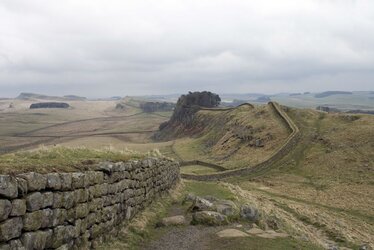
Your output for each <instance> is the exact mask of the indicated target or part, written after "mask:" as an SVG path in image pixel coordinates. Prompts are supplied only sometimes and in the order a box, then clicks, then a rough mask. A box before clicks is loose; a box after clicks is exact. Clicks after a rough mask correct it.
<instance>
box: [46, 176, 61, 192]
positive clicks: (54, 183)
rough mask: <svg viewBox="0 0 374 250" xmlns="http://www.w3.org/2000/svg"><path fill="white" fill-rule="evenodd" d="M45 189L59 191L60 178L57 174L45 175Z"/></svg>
mask: <svg viewBox="0 0 374 250" xmlns="http://www.w3.org/2000/svg"><path fill="white" fill-rule="evenodd" d="M46 177H47V188H49V189H52V190H61V178H60V174H58V173H49V174H47V176H46Z"/></svg>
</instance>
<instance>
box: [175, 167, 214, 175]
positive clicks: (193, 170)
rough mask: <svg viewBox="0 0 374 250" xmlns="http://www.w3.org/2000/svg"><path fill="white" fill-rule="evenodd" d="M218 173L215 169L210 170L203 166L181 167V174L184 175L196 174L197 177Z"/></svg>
mask: <svg viewBox="0 0 374 250" xmlns="http://www.w3.org/2000/svg"><path fill="white" fill-rule="evenodd" d="M216 172H218V171H217V169H215V168H210V167H206V166H201V165H191V166H183V167H181V173H183V174H196V175H202V174H211V173H216Z"/></svg>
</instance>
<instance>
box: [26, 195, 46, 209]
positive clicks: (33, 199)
mask: <svg viewBox="0 0 374 250" xmlns="http://www.w3.org/2000/svg"><path fill="white" fill-rule="evenodd" d="M42 206H43V195H42V194H41V193H40V192H34V193H31V194H28V195H27V196H26V208H27V211H35V210H39V209H40V208H41V207H42Z"/></svg>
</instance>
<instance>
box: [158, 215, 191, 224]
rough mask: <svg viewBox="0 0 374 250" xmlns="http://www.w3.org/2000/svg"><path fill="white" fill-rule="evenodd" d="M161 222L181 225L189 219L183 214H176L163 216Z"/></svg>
mask: <svg viewBox="0 0 374 250" xmlns="http://www.w3.org/2000/svg"><path fill="white" fill-rule="evenodd" d="M160 224H161V225H162V226H180V225H185V224H187V221H186V218H185V217H184V216H183V215H176V216H172V217H166V218H163V219H162V220H161V222H160Z"/></svg>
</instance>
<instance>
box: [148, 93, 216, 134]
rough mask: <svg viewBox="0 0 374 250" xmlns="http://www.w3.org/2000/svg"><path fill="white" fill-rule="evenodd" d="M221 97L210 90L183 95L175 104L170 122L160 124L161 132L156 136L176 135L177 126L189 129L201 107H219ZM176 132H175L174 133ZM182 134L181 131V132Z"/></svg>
mask: <svg viewBox="0 0 374 250" xmlns="http://www.w3.org/2000/svg"><path fill="white" fill-rule="evenodd" d="M220 102H221V98H220V97H219V96H218V95H217V94H213V93H211V92H208V91H203V92H193V93H192V92H189V94H188V95H182V96H181V97H180V98H179V99H178V102H177V105H176V106H175V109H174V113H173V115H172V117H171V118H170V120H169V121H168V122H165V123H162V124H161V125H160V132H158V133H156V134H155V137H156V138H162V139H164V138H166V137H170V136H174V135H176V134H175V133H177V132H176V131H175V127H181V128H182V129H188V128H190V127H191V125H192V122H193V118H194V116H195V114H196V112H197V111H199V110H200V108H201V107H205V108H213V107H217V106H218V105H219V104H220ZM173 132H174V134H173ZM179 134H181V133H179Z"/></svg>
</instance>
